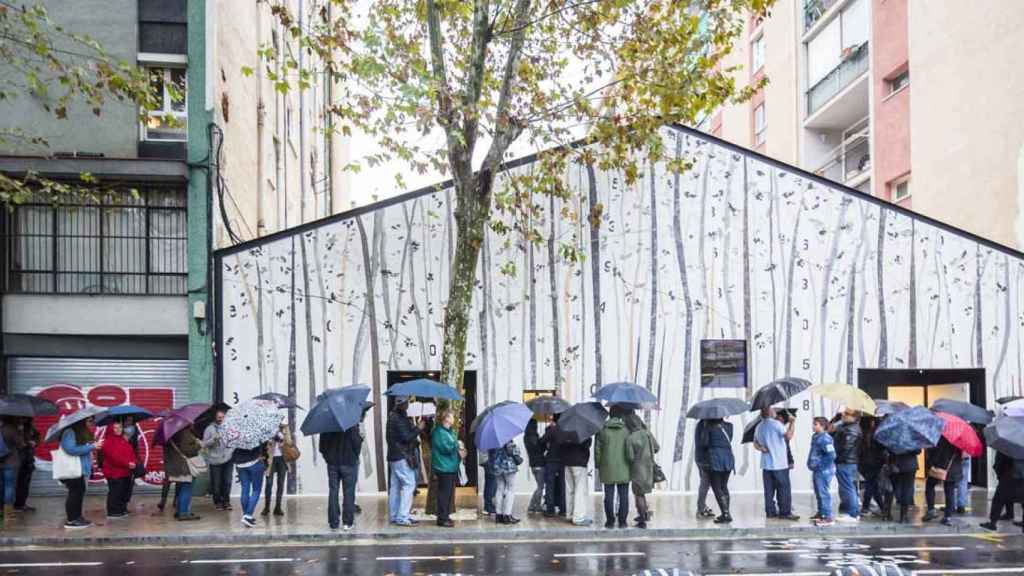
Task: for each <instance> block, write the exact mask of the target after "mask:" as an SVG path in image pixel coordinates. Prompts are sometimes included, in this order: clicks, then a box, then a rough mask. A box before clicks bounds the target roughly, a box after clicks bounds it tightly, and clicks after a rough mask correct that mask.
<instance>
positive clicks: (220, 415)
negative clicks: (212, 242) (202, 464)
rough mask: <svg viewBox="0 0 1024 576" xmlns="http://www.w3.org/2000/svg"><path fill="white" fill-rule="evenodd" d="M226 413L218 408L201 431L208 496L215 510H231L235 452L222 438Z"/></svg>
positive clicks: (221, 408)
mask: <svg viewBox="0 0 1024 576" xmlns="http://www.w3.org/2000/svg"><path fill="white" fill-rule="evenodd" d="M226 414H227V411H226V410H224V408H223V407H218V408H217V410H216V411H215V412H214V416H213V422H212V423H211V424H210V425H209V426H207V427H206V430H203V442H202V443H203V457H204V458H206V463H207V465H209V467H210V495H211V496H212V497H213V506H214V508H215V509H217V510H225V511H226V510H231V483H232V480H233V472H234V470H233V466H232V464H231V457H232V456H233V455H234V453H235V451H234V449H233V448H228V447H227V444H226V438H225V437H224V416H225V415H226Z"/></svg>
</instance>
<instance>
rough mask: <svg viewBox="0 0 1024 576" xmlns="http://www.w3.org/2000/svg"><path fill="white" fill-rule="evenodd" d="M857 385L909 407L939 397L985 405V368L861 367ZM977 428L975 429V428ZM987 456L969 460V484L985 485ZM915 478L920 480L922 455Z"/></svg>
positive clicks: (927, 404) (877, 396)
mask: <svg viewBox="0 0 1024 576" xmlns="http://www.w3.org/2000/svg"><path fill="white" fill-rule="evenodd" d="M857 385H858V387H859V388H860V389H861V390H863V391H865V392H867V394H868V395H869V396H871V397H872V398H878V399H887V400H899V401H901V402H906V403H907V404H909V405H911V406H931V405H932V404H934V403H935V401H936V400H938V399H940V398H948V399H951V400H961V401H963V402H970V403H972V404H975V405H977V406H985V405H986V401H987V399H986V398H985V369H984V368H965V369H937V370H927V369H917V370H886V369H867V368H862V369H860V370H858V371H857ZM976 429H977V427H976ZM987 457H988V454H987V453H982V455H981V457H979V458H972V459H971V484H974V485H975V486H980V487H986V486H988V464H987V460H988V458H987ZM921 458H922V460H921V462H919V464H920V466H919V468H918V477H919V478H923V477H924V476H923V474H924V461H923V458H924V456H923V455H922V456H921Z"/></svg>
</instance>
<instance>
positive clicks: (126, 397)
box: [34, 384, 174, 484]
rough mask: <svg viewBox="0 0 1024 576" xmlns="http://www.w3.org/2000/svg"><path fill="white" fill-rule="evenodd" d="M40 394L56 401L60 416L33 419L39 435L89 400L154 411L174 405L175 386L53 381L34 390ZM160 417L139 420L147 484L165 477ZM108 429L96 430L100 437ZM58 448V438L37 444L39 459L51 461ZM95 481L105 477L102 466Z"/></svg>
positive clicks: (108, 406)
mask: <svg viewBox="0 0 1024 576" xmlns="http://www.w3.org/2000/svg"><path fill="white" fill-rule="evenodd" d="M35 395H36V396H38V397H39V398H45V399H47V400H50V401H51V402H53V403H55V404H57V407H58V408H59V409H60V414H59V415H57V416H40V417H39V418H36V419H35V420H34V424H35V427H36V430H38V431H39V434H40V436H41V437H42V436H45V435H46V431H47V430H49V428H50V426H52V425H53V424H55V423H56V422H57V420H58V419H59V418H60V417H61V416H64V415H65V414H70V413H72V412H74V411H75V410H78V409H79V408H81V407H82V406H85V404H86V403H89V404H93V405H96V406H102V407H104V408H113V407H114V406H120V405H122V404H131V405H133V406H138V407H140V408H145V409H146V410H149V411H150V412H152V413H153V414H156V413H158V412H160V411H162V410H169V409H171V408H173V407H174V389H172V388H127V389H125V388H123V387H121V386H117V385H114V384H102V385H99V386H93V387H91V388H81V387H79V386H75V385H74V384H53V385H50V386H47V387H46V388H43V389H42V390H39V391H37V392H35ZM159 423H160V421H159V419H156V418H151V419H149V420H144V421H142V422H139V424H138V426H139V432H140V433H141V436H140V437H139V458H140V459H141V460H142V461H143V462H145V464H146V475H145V476H144V477H143V481H144V482H146V483H148V484H161V483H162V482H163V478H164V472H163V470H164V451H163V446H160V445H157V444H155V443H154V442H153V434H154V433H155V432H156V429H157V426H159ZM105 433H106V427H105V426H104V427H101V428H100V429H99V430H97V431H96V435H97V437H102V436H103V435H104V434H105ZM56 448H57V442H47V443H42V444H40V445H39V446H37V447H36V459H38V460H42V461H45V462H50V461H51V456H50V452H52V451H53V450H55V449H56ZM90 480H91V481H93V482H98V481H102V480H103V473H102V472H101V471H100V470H99V467H97V466H94V467H93V473H92V477H91V478H90Z"/></svg>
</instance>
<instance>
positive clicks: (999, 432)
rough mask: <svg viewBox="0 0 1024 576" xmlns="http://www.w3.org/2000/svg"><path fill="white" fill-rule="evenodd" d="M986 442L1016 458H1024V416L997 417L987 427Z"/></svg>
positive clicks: (998, 450) (996, 449) (994, 448)
mask: <svg viewBox="0 0 1024 576" xmlns="http://www.w3.org/2000/svg"><path fill="white" fill-rule="evenodd" d="M985 443H987V444H988V445H989V447H990V448H992V449H993V450H995V451H997V452H1002V453H1003V454H1006V455H1007V456H1009V457H1010V458H1013V459H1014V460H1024V417H1015V416H1000V417H999V418H996V419H995V420H993V421H992V423H991V424H989V425H988V426H986V427H985Z"/></svg>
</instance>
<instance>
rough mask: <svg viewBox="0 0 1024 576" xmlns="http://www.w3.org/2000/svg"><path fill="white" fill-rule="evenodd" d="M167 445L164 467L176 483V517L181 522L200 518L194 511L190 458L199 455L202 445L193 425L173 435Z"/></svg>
mask: <svg viewBox="0 0 1024 576" xmlns="http://www.w3.org/2000/svg"><path fill="white" fill-rule="evenodd" d="M167 447H168V448H169V449H166V448H165V450H164V469H165V470H166V471H167V477H168V479H169V480H170V481H171V482H174V483H175V484H176V486H175V502H174V504H175V512H174V518H175V520H178V521H179V522H188V521H193V520H199V516H197V515H195V514H193V513H192V482H193V481H194V480H195V477H194V476H193V475H192V474H193V472H192V467H191V466H189V463H188V459H189V458H194V457H195V456H198V455H199V451H200V450H202V445H200V443H199V439H198V438H196V435H195V433H193V432H192V427H191V426H187V427H185V428H182V429H181V430H179V431H178V432H176V433H175V434H174V436H171V439H170V440H168V441H167Z"/></svg>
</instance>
